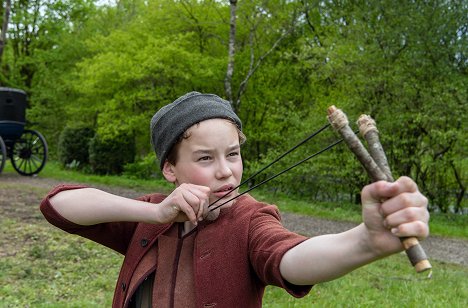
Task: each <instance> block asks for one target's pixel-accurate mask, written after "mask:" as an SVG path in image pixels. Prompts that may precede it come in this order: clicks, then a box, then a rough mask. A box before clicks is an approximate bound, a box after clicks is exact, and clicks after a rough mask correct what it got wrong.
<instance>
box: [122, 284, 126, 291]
mask: <svg viewBox="0 0 468 308" xmlns="http://www.w3.org/2000/svg"><path fill="white" fill-rule="evenodd" d="M121 286H122V291H125V288H126V287H127V285H126V284H125V282H122V284H121Z"/></svg>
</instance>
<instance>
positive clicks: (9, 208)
mask: <svg viewBox="0 0 468 308" xmlns="http://www.w3.org/2000/svg"><path fill="white" fill-rule="evenodd" d="M59 183H61V182H59V181H56V180H52V179H47V178H41V177H40V176H38V177H23V176H20V175H16V174H10V173H8V174H1V175H0V215H2V217H9V218H13V219H20V220H22V221H27V222H30V223H46V222H45V220H44V219H42V216H41V214H40V212H39V210H38V205H39V202H40V200H41V199H42V197H43V196H44V195H45V194H46V193H47V192H48V191H49V190H50V189H51V188H52V187H54V186H55V185H57V184H59ZM98 188H101V189H103V190H106V191H108V192H112V193H115V194H119V195H122V196H127V197H131V198H135V197H137V196H140V195H142V194H145V193H148V192H145V191H137V190H132V189H127V188H115V187H112V188H110V187H106V186H98ZM282 217H283V223H284V225H285V226H286V227H287V228H288V229H290V230H291V231H294V232H298V233H301V234H304V235H307V236H314V235H319V234H328V233H337V232H342V231H345V230H347V229H349V228H351V227H353V226H355V224H353V223H348V222H336V221H329V220H324V219H318V218H313V217H309V216H301V215H296V214H291V213H282ZM4 244H6V243H0V251H1V250H2V247H1V246H3V245H4ZM422 246H423V247H424V249H425V251H426V253H427V254H428V255H429V257H430V259H434V260H439V261H442V262H447V263H456V264H461V265H465V266H468V240H461V239H453V238H443V237H438V236H430V237H429V238H428V239H426V240H425V241H424V242H423V243H422Z"/></svg>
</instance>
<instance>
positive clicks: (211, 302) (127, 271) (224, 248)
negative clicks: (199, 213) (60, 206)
mask: <svg viewBox="0 0 468 308" xmlns="http://www.w3.org/2000/svg"><path fill="white" fill-rule="evenodd" d="M82 187H83V186H72V185H68V186H67V185H61V186H57V187H56V188H55V189H53V190H52V191H51V192H50V193H49V194H48V195H47V196H46V198H45V199H44V200H43V201H42V202H41V206H40V209H41V211H42V213H43V214H44V216H45V218H46V219H47V220H48V221H49V222H50V223H51V224H53V225H55V226H57V227H58V228H60V229H63V230H65V231H66V232H69V233H73V234H78V235H80V236H83V237H86V238H88V239H91V240H93V241H95V242H98V243H100V244H102V245H105V246H107V247H109V248H111V249H113V250H116V251H118V252H120V253H121V254H123V255H125V259H124V262H123V264H122V268H121V270H120V275H119V278H118V281H117V285H116V288H115V293H114V301H113V307H127V306H128V305H129V302H130V299H131V298H132V296H133V294H134V292H135V291H136V289H137V288H138V286H139V285H140V283H141V282H142V281H143V280H144V279H145V278H146V277H147V276H148V275H149V274H150V273H152V272H154V270H155V269H156V267H157V264H156V263H157V262H156V260H157V258H156V257H155V256H156V253H157V245H156V244H157V240H158V236H159V235H160V234H162V233H164V232H165V231H166V230H167V229H168V228H169V227H170V226H171V224H165V225H151V224H145V223H132V222H117V223H104V224H98V225H93V226H81V225H77V224H75V223H72V222H70V221H68V220H66V219H65V218H64V217H62V216H61V215H60V214H59V213H58V212H56V211H55V210H54V209H53V208H52V206H51V205H50V203H49V199H50V198H51V197H52V196H54V195H55V194H57V193H59V192H60V191H63V190H68V189H76V188H82ZM164 198H165V196H164V195H161V194H151V195H147V196H144V197H141V198H139V200H143V201H147V202H151V203H160V202H161V201H162V200H163V199H164ZM198 228H199V229H198V233H197V235H196V239H195V247H194V255H193V262H194V263H193V268H194V276H195V278H194V280H195V286H194V288H195V293H196V307H213V306H218V307H261V306H262V297H263V293H264V289H265V286H266V285H275V286H279V287H282V288H284V289H286V291H287V292H289V293H290V294H291V295H293V296H295V297H302V296H305V295H306V294H307V293H308V292H309V291H310V288H311V286H295V285H291V284H289V283H288V282H287V281H285V280H284V279H283V278H282V277H281V274H280V271H279V264H280V261H281V258H282V256H283V255H284V253H285V252H286V251H288V250H289V249H290V248H292V247H294V246H295V245H297V244H299V243H301V242H302V241H304V240H306V239H307V238H306V237H303V236H301V235H298V234H295V233H293V232H290V231H288V230H286V229H285V228H284V227H283V226H282V225H281V223H280V216H279V213H278V210H277V208H276V207H275V206H272V205H267V204H264V203H260V202H258V201H256V200H255V199H253V198H252V197H251V196H249V195H244V196H241V197H239V198H238V199H237V201H236V203H235V204H234V205H233V206H232V207H230V208H227V209H223V210H221V213H220V216H219V217H218V219H217V220H215V221H213V222H202V223H200V224H199V226H198Z"/></svg>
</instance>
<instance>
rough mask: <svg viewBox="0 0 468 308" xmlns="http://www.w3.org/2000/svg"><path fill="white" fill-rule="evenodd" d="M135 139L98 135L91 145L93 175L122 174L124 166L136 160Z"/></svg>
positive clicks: (90, 160) (90, 159) (90, 157)
mask: <svg viewBox="0 0 468 308" xmlns="http://www.w3.org/2000/svg"><path fill="white" fill-rule="evenodd" d="M135 151H136V150H135V138H134V137H133V136H131V135H129V134H120V135H117V136H116V137H113V138H106V139H104V138H102V137H100V136H99V135H98V134H96V135H95V136H94V137H93V138H92V139H91V142H90V144H89V163H90V166H91V170H92V171H93V173H97V174H121V173H122V171H123V169H124V166H125V165H126V164H128V163H132V162H133V161H134V159H135Z"/></svg>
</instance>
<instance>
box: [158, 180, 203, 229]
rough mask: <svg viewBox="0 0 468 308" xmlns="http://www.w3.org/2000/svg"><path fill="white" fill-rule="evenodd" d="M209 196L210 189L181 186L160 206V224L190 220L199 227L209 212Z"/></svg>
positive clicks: (191, 185)
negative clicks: (199, 223)
mask: <svg viewBox="0 0 468 308" xmlns="http://www.w3.org/2000/svg"><path fill="white" fill-rule="evenodd" d="M209 196H210V188H209V187H206V186H200V185H194V184H187V183H183V184H181V185H180V186H178V187H177V188H176V189H175V190H174V191H173V192H172V193H171V194H170V195H169V196H168V197H167V198H166V199H164V200H163V201H162V202H161V203H160V204H159V206H160V208H159V215H158V216H159V217H158V218H159V219H158V221H159V223H162V224H164V223H171V222H184V221H188V220H190V221H191V222H192V223H193V224H194V225H197V223H198V221H199V220H201V219H203V217H204V215H206V213H207V212H208V205H209Z"/></svg>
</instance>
